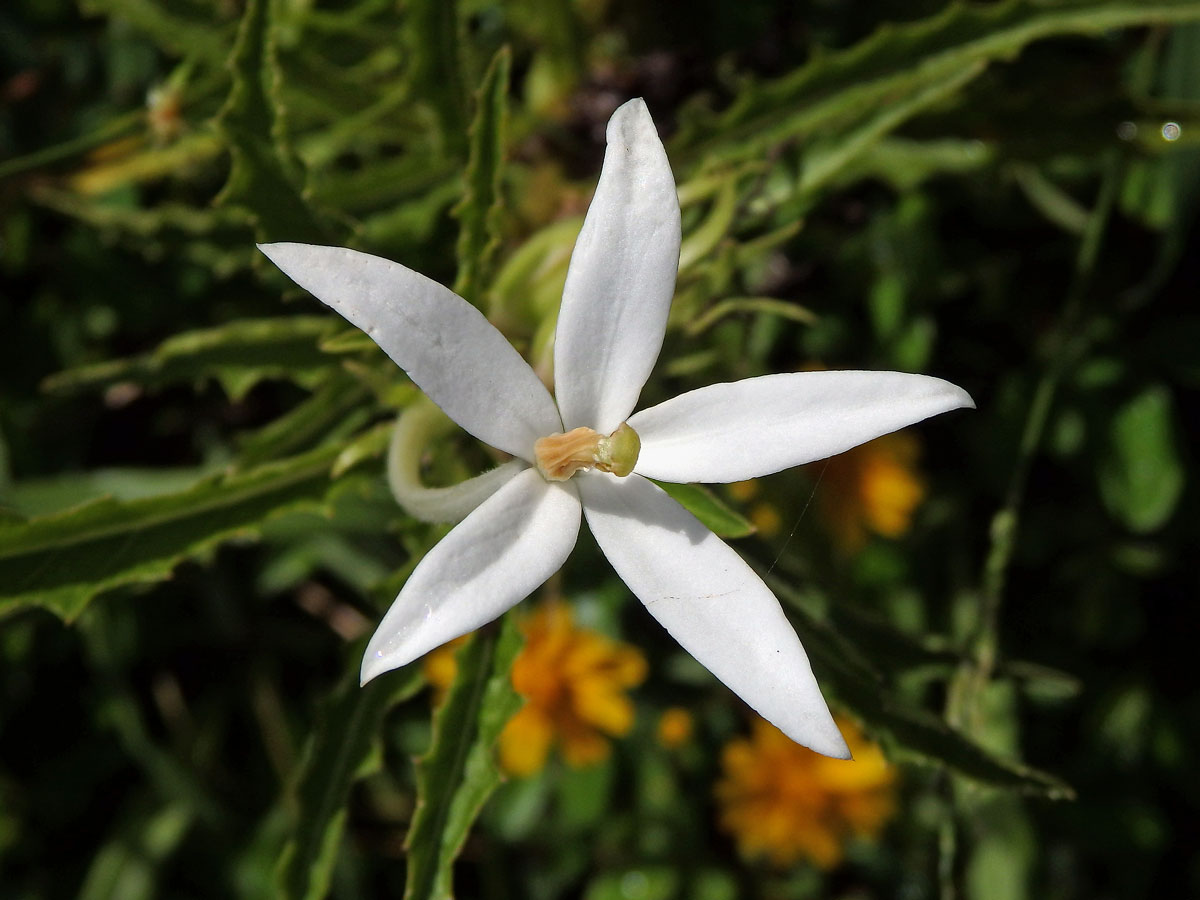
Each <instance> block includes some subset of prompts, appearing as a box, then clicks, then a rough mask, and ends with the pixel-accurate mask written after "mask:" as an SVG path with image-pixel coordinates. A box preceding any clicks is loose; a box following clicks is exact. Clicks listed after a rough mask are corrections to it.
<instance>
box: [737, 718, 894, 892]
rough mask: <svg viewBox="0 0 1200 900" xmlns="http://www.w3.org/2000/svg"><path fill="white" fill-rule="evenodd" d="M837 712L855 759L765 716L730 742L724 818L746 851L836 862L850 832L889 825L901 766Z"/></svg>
mask: <svg viewBox="0 0 1200 900" xmlns="http://www.w3.org/2000/svg"><path fill="white" fill-rule="evenodd" d="M836 718H837V724H838V727H839V728H840V729H841V731H842V735H843V736H844V737H845V738H846V743H847V744H848V745H849V746H850V750H851V752H852V753H853V754H854V759H853V760H841V759H831V758H829V757H827V756H821V755H820V754H818V753H814V752H812V751H811V750H808V749H806V748H804V747H801V746H800V745H799V744H796V743H794V742H793V741H790V740H788V738H787V737H785V736H784V735H783V734H782V733H781V732H780V731H779V730H778V729H777V728H775V726H773V725H771V724H770V723H769V722H767V721H765V720H763V719H757V720H756V721H755V723H754V728H753V732H752V734H751V735H750V736H749V737H744V738H738V739H736V740H734V741H732V742H730V743H729V744H727V745H726V746H725V748H724V750H723V751H722V756H721V765H722V769H723V770H724V775H723V777H722V778H721V780H720V781H719V782H718V783H717V787H716V796H717V803H718V806H719V807H720V824H721V827H722V829H724V830H725V831H727V832H728V833H729V834H731V835H732V836H733V838H734V840H735V841H736V842H737V845H738V849H739V850H740V851H741V853H742V854H743V855H745V856H748V857H765V858H766V859H768V860H769V861H770V862H771V863H772V864H774V865H776V866H779V867H781V868H782V867H785V866H789V865H792V864H793V863H795V862H797V861H798V860H800V859H808V860H810V861H811V862H812V863H814V864H815V865H817V866H819V867H820V868H822V869H831V868H833V867H834V866H836V865H838V863H840V862H841V860H842V855H843V852H844V849H845V844H846V841H847V840H848V839H849V838H850V837H852V836H856V837H874V836H875V835H877V834H878V833H879V831H880V830H881V829H882V828H883V825H884V823H885V822H886V821H887V820H888V818H889V817H890V816H891V814H892V811H893V808H894V798H893V783H894V782H895V779H896V773H895V770H894V769H893V768H892V767H891V766H889V765H888V763H887V761H886V760H885V759H884V757H883V753H882V752H881V751H880V749H879V747H877V746H876V745H875V744H872V743H870V742H869V741H867V740H866V738H865V737H863V735H862V732H860V731H859V730H858V728H857V727H856V726H855V725H854V723H852V722H850V721H848V720H846V719H843V718H841V717H836Z"/></svg>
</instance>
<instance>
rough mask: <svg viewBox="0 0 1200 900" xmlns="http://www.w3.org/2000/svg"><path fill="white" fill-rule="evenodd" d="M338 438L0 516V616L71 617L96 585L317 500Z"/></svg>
mask: <svg viewBox="0 0 1200 900" xmlns="http://www.w3.org/2000/svg"><path fill="white" fill-rule="evenodd" d="M340 449H341V448H340V447H338V446H332V447H322V448H320V449H318V450H314V451H312V452H310V453H306V454H304V455H302V456H297V457H293V458H291V459H288V460H283V461H280V462H277V463H271V464H270V465H266V466H262V467H260V468H257V469H253V470H251V471H248V472H237V473H231V474H226V475H221V476H217V477H214V478H210V479H207V480H205V481H202V482H200V483H199V484H197V485H195V486H194V487H192V488H189V489H188V490H185V491H180V492H178V493H173V494H165V495H160V496H157V497H150V498H146V499H142V500H130V501H120V500H115V499H112V498H105V499H101V500H97V501H94V502H91V503H87V504H84V505H83V506H79V507H77V508H75V509H72V510H67V511H65V512H62V513H56V514H54V515H49V516H43V517H40V518H34V519H29V520H27V521H0V615H5V614H8V613H11V612H13V611H15V610H18V609H24V608H27V607H30V606H40V607H43V608H45V609H48V610H49V611H51V612H53V613H54V614H55V615H57V616H59V617H60V618H62V619H64V620H66V621H68V622H69V621H72V620H73V619H75V617H76V616H78V615H79V613H80V612H82V611H83V609H84V607H86V606H87V604H88V603H89V602H90V601H91V600H92V599H93V598H94V597H96V596H97V595H98V594H101V593H103V592H104V591H108V590H112V589H113V588H117V587H121V586H124V585H131V584H146V583H150V582H155V581H162V580H164V579H166V578H169V577H170V575H171V572H172V571H173V570H174V568H175V566H176V565H178V564H179V563H180V562H182V561H183V560H185V559H196V558H202V557H203V556H205V555H206V554H207V553H208V552H210V551H211V550H212V549H214V548H215V547H216V546H217V545H218V544H219V543H221V542H222V541H224V540H228V539H230V538H235V537H237V538H250V537H254V536H256V535H257V534H258V533H259V529H260V528H261V526H262V524H263V522H264V521H265V520H267V519H269V518H273V517H275V516H278V515H280V514H282V513H285V512H290V511H294V510H298V509H315V508H320V506H321V503H322V501H323V499H324V497H325V495H326V493H327V491H328V490H329V487H330V478H329V467H330V465H331V464H332V462H333V460H334V458H335V457H336V456H337V453H338V452H339V451H340Z"/></svg>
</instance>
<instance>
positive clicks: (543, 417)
mask: <svg viewBox="0 0 1200 900" xmlns="http://www.w3.org/2000/svg"><path fill="white" fill-rule="evenodd" d="M259 249H260V250H262V252H263V253H265V254H266V255H267V256H268V257H269V258H270V260H271V262H273V263H275V265H277V266H279V268H280V269H282V270H283V271H284V273H285V274H286V275H287V276H288V277H289V278H291V279H292V280H293V281H294V282H296V284H298V285H300V287H302V288H304V289H305V290H306V291H309V292H310V293H311V294H313V295H314V296H315V297H316V298H317V299H318V300H320V301H321V302H322V303H325V304H327V305H328V306H331V307H333V308H334V309H335V310H337V311H338V312H339V313H341V315H342V316H344V317H345V318H346V319H347V320H349V321H350V322H351V323H353V324H354V325H357V326H358V327H359V328H361V329H362V330H363V331H365V332H366V333H367V334H368V335H369V336H370V337H371V339H372V340H373V341H375V343H377V344H378V345H379V346H380V347H381V348H383V351H384V352H385V353H387V355H388V356H390V357H391V358H392V359H393V360H395V361H396V364H397V365H398V366H400V368H402V369H403V370H404V371H405V372H407V373H408V375H409V377H410V378H412V380H413V381H414V382H416V384H417V386H418V387H420V388H421V390H423V391H424V392H425V393H426V394H428V395H429V399H430V400H432V401H433V402H434V403H436V404H437V405H438V406H440V407H441V408H442V410H443V411H444V412H445V413H446V415H448V416H449V417H450V418H452V419H453V420H454V421H455V422H457V423H458V424H459V425H461V426H462V427H463V428H465V429H466V430H467V431H469V432H470V433H471V434H473V435H475V437H477V438H479V439H480V440H481V441H483V442H484V443H486V444H491V445H492V446H493V447H498V448H499V449H501V450H504V451H506V452H508V453H511V454H513V455H514V456H520V457H521V458H522V459H526V460H529V459H531V458H532V454H533V442H534V441H536V440H537V439H538V438H540V437H544V436H545V435H547V434H551V433H553V432H556V431H559V430H560V429H561V428H562V425H561V423H560V421H559V418H558V413H557V411H556V408H555V406H554V400H553V399H552V398H551V397H550V393H549V392H548V391H547V390H546V388H545V386H544V385H543V384H542V383H541V381H540V380H538V377H537V375H535V374H534V373H533V370H532V369H531V368H529V364H528V363H526V362H525V360H523V359H522V358H521V356H520V354H519V353H517V351H516V350H514V349H513V346H512V344H510V343H509V342H508V341H507V340H505V338H504V335H502V334H501V333H500V332H499V331H497V330H496V329H495V328H494V327H493V326H492V324H491V323H490V322H489V321H488V320H487V319H486V318H485V317H484V315H483V313H481V312H480V311H479V310H477V309H476V308H475V307H473V306H471V304H469V303H467V301H466V300H463V299H462V298H461V297H459V296H458V295H457V294H455V293H454V292H453V291H451V290H449V289H448V288H445V287H442V285H440V284H438V283H437V282H436V281H431V280H430V279H428V278H426V277H425V276H424V275H421V274H418V273H417V272H414V271H412V270H411V269H406V268H405V267H404V266H402V265H400V264H398V263H394V262H391V261H390V260H386V259H381V258H380V257H378V256H371V255H369V254H367V253H360V252H358V251H357V250H348V249H346V248H344V247H319V246H316V245H313V244H288V243H283V244H260V245H259Z"/></svg>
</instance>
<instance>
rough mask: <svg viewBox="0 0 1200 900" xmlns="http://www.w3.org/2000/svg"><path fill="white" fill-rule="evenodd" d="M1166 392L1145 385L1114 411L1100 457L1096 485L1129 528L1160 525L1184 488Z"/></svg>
mask: <svg viewBox="0 0 1200 900" xmlns="http://www.w3.org/2000/svg"><path fill="white" fill-rule="evenodd" d="M1171 409H1172V404H1171V395H1170V392H1169V391H1168V390H1167V389H1166V388H1165V387H1163V386H1162V385H1157V386H1155V387H1151V388H1148V389H1147V390H1145V391H1143V392H1142V393H1140V394H1138V395H1137V396H1136V397H1133V398H1132V399H1131V400H1129V401H1128V402H1127V403H1125V404H1124V405H1123V406H1122V407H1121V408H1120V409H1119V410H1117V413H1116V415H1114V416H1113V419H1112V426H1111V433H1110V436H1109V441H1110V443H1109V447H1108V450H1107V452H1106V453H1105V455H1104V456H1103V457H1102V458H1101V460H1100V491H1101V494H1102V495H1103V497H1104V502H1105V503H1106V504H1107V505H1108V508H1109V509H1110V510H1111V511H1112V512H1113V514H1114V515H1116V516H1117V517H1118V518H1120V519H1121V521H1122V522H1124V523H1125V525H1126V526H1127V527H1128V528H1129V530H1130V531H1133V532H1136V533H1139V534H1142V533H1146V532H1151V531H1156V530H1157V529H1159V528H1161V527H1162V526H1163V525H1164V524H1165V523H1166V521H1167V520H1168V519H1169V518H1170V517H1171V514H1172V513H1173V512H1174V511H1175V507H1176V505H1177V504H1178V503H1179V498H1180V495H1181V494H1182V493H1183V482H1184V474H1183V465H1182V463H1181V461H1180V458H1179V452H1178V450H1176V448H1175V429H1174V424H1173V419H1174V416H1173V415H1172V412H1171Z"/></svg>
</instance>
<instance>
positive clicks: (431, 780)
mask: <svg viewBox="0 0 1200 900" xmlns="http://www.w3.org/2000/svg"><path fill="white" fill-rule="evenodd" d="M521 644H522V638H521V633H520V631H519V630H518V629H517V627H516V624H515V621H514V617H513V616H512V615H511V614H510V615H507V616H505V617H504V619H503V621H502V623H501V625H500V627H499V629H496V628H495V627H488V628H484V629H481V630H480V631H478V632H476V633H475V635H474V636H473V637H472V638H471V640H470V641H469V642H468V643H467V645H466V646H465V647H463V648H462V650H460V651H459V653H458V658H457V659H458V674H457V676H456V677H455V680H454V684H453V685H452V686H451V688H450V692H449V694H448V695H447V696H446V700H445V702H444V703H443V704H442V706H441V707H439V708H438V711H437V713H436V715H435V717H434V723H433V743H432V745H431V746H430V748H429V752H427V753H426V754H425V755H424V756H423V757H422V758H421V760H420V762H419V764H418V768H417V810H416V813H415V814H414V816H413V821H412V826H411V828H410V829H409V832H408V884H407V887H406V890H405V893H404V897H405V900H433V898H436V900H449V898H450V897H452V896H453V893H452V889H451V881H452V867H453V865H454V860H455V859H456V858H457V856H458V854H459V851H460V850H461V849H462V845H463V843H464V842H465V841H466V839H467V834H468V832H469V831H470V828H471V824H472V823H473V822H474V821H475V818H476V816H478V815H479V810H480V809H481V808H482V807H483V803H484V801H485V800H486V799H487V798H488V796H489V795H490V794H491V793H492V791H494V790H495V789H496V787H497V786H498V785H499V784H500V780H501V774H500V771H499V769H498V768H497V767H496V763H495V761H494V760H493V757H492V753H493V748H494V747H495V744H496V741H497V739H498V738H499V737H500V731H501V729H503V728H504V725H505V723H506V722H507V721H508V720H509V718H510V717H511V716H512V714H513V713H515V712H516V711H517V709H518V708H519V707H520V705H521V698H520V696H519V695H518V694H517V693H516V691H514V690H513V687H512V681H511V678H510V675H509V673H510V670H511V669H512V663H513V660H514V659H515V658H516V655H517V653H518V651H519V650H520V649H521Z"/></svg>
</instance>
